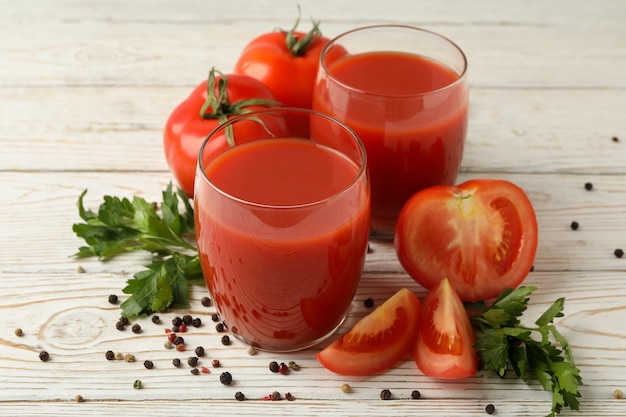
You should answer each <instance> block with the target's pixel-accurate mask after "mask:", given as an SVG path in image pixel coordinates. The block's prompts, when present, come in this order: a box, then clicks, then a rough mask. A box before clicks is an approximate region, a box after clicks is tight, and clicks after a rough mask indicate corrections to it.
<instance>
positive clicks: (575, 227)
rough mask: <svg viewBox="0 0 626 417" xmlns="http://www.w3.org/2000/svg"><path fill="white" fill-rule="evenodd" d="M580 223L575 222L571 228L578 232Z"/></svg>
mask: <svg viewBox="0 0 626 417" xmlns="http://www.w3.org/2000/svg"><path fill="white" fill-rule="evenodd" d="M578 226H579V225H578V222H577V221H573V222H572V224H571V225H570V227H571V228H572V230H577V229H578Z"/></svg>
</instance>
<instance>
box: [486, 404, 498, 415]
mask: <svg viewBox="0 0 626 417" xmlns="http://www.w3.org/2000/svg"><path fill="white" fill-rule="evenodd" d="M495 411H496V406H495V405H493V404H487V406H486V407H485V413H487V414H493V413H494V412H495Z"/></svg>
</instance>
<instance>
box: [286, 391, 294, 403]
mask: <svg viewBox="0 0 626 417" xmlns="http://www.w3.org/2000/svg"><path fill="white" fill-rule="evenodd" d="M285 399H286V400H287V401H295V400H296V397H294V396H293V395H292V394H291V393H290V392H288V393H286V394H285Z"/></svg>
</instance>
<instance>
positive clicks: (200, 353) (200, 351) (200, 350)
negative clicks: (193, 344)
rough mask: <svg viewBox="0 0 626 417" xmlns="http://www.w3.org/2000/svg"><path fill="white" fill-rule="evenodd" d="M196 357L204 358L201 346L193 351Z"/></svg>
mask: <svg viewBox="0 0 626 417" xmlns="http://www.w3.org/2000/svg"><path fill="white" fill-rule="evenodd" d="M195 352H196V356H198V357H200V356H204V348H203V347H202V346H198V347H197V348H196V350H195Z"/></svg>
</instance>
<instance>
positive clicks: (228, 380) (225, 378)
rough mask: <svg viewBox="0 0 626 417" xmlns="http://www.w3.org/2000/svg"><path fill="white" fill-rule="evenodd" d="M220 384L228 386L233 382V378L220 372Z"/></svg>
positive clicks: (228, 373)
mask: <svg viewBox="0 0 626 417" xmlns="http://www.w3.org/2000/svg"><path fill="white" fill-rule="evenodd" d="M220 382H221V383H222V384H224V385H230V384H231V383H232V382H233V376H232V375H231V374H230V372H222V374H221V375H220Z"/></svg>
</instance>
